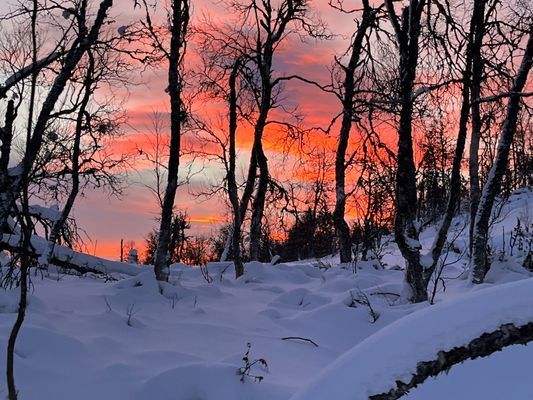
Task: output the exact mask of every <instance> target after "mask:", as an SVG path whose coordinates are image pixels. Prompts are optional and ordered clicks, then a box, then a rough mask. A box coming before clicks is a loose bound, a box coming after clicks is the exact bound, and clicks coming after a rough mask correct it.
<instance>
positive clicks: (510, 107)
mask: <svg viewBox="0 0 533 400" xmlns="http://www.w3.org/2000/svg"><path fill="white" fill-rule="evenodd" d="M530 29H531V31H530V33H529V39H528V42H527V47H526V51H525V53H524V57H523V59H522V63H521V65H520V69H519V70H518V73H517V75H516V77H515V79H514V82H513V86H512V88H511V92H510V96H509V101H508V103H507V113H506V116H505V120H504V123H503V127H502V132H501V136H500V141H499V143H498V152H497V154H496V160H495V161H494V164H493V166H492V168H491V170H490V173H489V176H488V178H487V182H486V183H485V186H484V187H483V192H482V195H481V198H480V201H479V205H478V209H477V213H476V219H475V225H474V232H473V246H472V267H471V268H472V270H471V279H472V282H473V283H482V282H483V280H484V279H485V275H486V273H487V271H488V268H489V265H488V262H487V241H488V234H489V232H488V230H489V220H490V216H491V213H492V206H493V204H494V200H495V198H496V196H497V194H498V192H499V189H500V184H501V182H502V178H503V175H504V174H505V171H506V169H507V165H508V162H509V151H510V149H511V144H512V142H513V137H514V134H515V132H516V125H517V119H518V113H519V111H520V103H521V96H520V92H521V91H522V90H523V88H524V86H525V83H526V81H527V76H528V74H529V70H530V69H531V64H532V63H533V25H530Z"/></svg>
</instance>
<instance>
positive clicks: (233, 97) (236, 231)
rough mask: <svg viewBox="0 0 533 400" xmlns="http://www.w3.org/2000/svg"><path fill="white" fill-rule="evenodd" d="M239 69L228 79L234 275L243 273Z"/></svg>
mask: <svg viewBox="0 0 533 400" xmlns="http://www.w3.org/2000/svg"><path fill="white" fill-rule="evenodd" d="M239 69H240V61H239V60H237V61H236V62H235V64H234V65H233V69H232V71H231V75H230V79H229V87H230V97H229V168H228V194H229V199H230V203H231V206H232V208H233V226H232V228H231V230H230V232H229V233H228V234H229V236H230V237H231V249H232V253H233V263H234V265H235V277H236V278H238V277H240V276H242V275H243V274H244V266H243V263H242V258H241V226H242V219H241V209H240V204H239V193H238V189H237V181H236V179H235V162H236V159H237V155H236V150H235V148H236V135H237V88H236V80H237V75H238V73H239Z"/></svg>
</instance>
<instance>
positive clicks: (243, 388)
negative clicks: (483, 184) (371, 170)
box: [0, 191, 533, 400]
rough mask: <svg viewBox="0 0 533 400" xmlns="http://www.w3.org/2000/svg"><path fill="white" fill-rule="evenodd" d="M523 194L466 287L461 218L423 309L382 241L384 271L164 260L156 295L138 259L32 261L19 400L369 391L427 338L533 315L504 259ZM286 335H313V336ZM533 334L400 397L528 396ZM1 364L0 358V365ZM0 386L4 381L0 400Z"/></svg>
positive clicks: (448, 340) (428, 344)
mask: <svg viewBox="0 0 533 400" xmlns="http://www.w3.org/2000/svg"><path fill="white" fill-rule="evenodd" d="M532 199H533V195H532V194H531V191H529V192H527V191H525V192H521V193H520V192H519V193H517V194H515V195H514V197H513V198H512V202H511V203H510V204H509V205H506V206H505V207H504V208H502V218H500V219H499V220H498V221H497V222H496V223H495V227H494V230H493V237H492V243H493V246H494V251H495V254H500V253H497V252H498V251H500V252H501V256H497V260H496V262H495V264H494V267H493V269H492V270H491V272H490V273H489V278H490V279H489V282H488V283H487V284H484V285H480V286H478V287H475V288H472V287H470V286H469V284H468V282H467V281H466V279H464V278H465V276H466V274H464V273H463V272H464V269H465V267H466V263H467V260H466V257H465V255H464V251H463V250H464V246H466V236H465V235H466V231H465V230H464V229H463V227H464V223H463V221H462V219H461V218H458V219H457V220H456V221H455V224H454V226H453V229H454V234H457V235H458V240H457V241H456V246H455V247H456V249H454V250H453V251H450V253H449V256H448V260H447V261H448V264H449V265H448V266H447V267H446V270H445V272H444V274H443V276H444V277H445V278H446V280H445V282H446V286H445V287H444V286H443V285H442V283H439V285H437V289H438V290H437V294H436V303H437V304H436V305H435V306H430V305H429V304H419V305H411V304H396V300H397V299H398V297H399V296H398V295H399V294H400V292H401V290H402V286H403V272H402V271H400V270H396V267H398V266H401V265H402V260H401V258H400V257H399V255H398V250H397V249H396V248H395V246H394V245H393V244H390V245H388V246H385V248H384V249H383V259H382V262H384V263H386V264H387V269H385V270H378V269H375V268H374V267H373V265H375V264H376V262H374V261H369V262H359V264H358V271H357V273H356V274H353V273H352V271H350V270H345V269H341V268H338V267H336V266H335V262H336V260H335V259H327V260H324V262H323V263H321V265H322V266H323V265H327V264H328V263H331V264H332V265H333V267H332V268H329V269H327V270H324V269H320V268H319V265H318V264H317V263H315V262H313V261H308V262H299V263H290V264H285V265H284V264H282V265H276V266H272V265H269V264H260V263H250V264H247V265H246V274H245V276H243V277H241V278H240V279H238V280H235V279H234V277H233V271H232V270H231V268H228V269H227V268H226V267H227V265H228V264H227V263H213V264H210V265H209V266H208V267H209V274H210V277H211V280H212V281H211V282H210V283H208V282H207V281H206V280H205V279H204V277H203V275H202V273H201V271H200V269H199V268H190V267H187V266H183V265H174V266H172V268H171V281H170V283H169V284H168V285H166V286H165V287H164V295H163V296H162V295H160V294H159V291H158V286H157V283H156V282H155V280H154V278H153V270H152V269H149V268H146V269H143V268H142V267H138V270H136V271H135V273H139V272H140V273H139V274H138V275H136V276H133V277H130V278H127V279H122V280H120V281H118V282H107V283H106V282H105V281H104V280H100V279H95V278H93V277H85V278H78V277H73V276H65V275H61V274H58V273H57V272H53V273H49V274H44V275H42V274H41V273H37V274H36V275H32V284H33V286H32V293H31V295H30V297H29V306H28V315H27V320H26V322H25V323H24V325H23V328H22V331H21V335H20V337H19V341H18V344H17V348H16V360H15V368H16V370H15V374H16V383H17V386H18V388H19V391H20V399H23V400H33V399H54V400H63V399H80V400H84V399H87V400H88V399H91V400H93V399H95V398H98V399H113V400H122V399H124V400H126V399H135V400H141V399H161V400H165V399H169V400H170V399H172V400H249V399H250V400H256V399H259V400H262V399H264V400H288V399H291V398H292V399H305V400H312V399H335V400H342V399H351V400H353V399H358V398H366V395H367V393H370V392H374V391H379V390H385V389H388V388H389V386H388V385H389V384H390V383H391V382H393V381H394V379H398V378H404V377H406V376H408V374H409V372H410V371H413V368H414V367H415V366H416V362H417V361H420V360H424V359H429V358H433V357H434V355H435V352H436V351H438V350H443V349H446V348H451V347H453V346H456V345H459V344H463V342H464V341H467V340H468V339H470V338H472V337H474V336H477V335H479V334H480V333H482V332H485V331H487V330H491V329H494V328H496V327H498V326H499V325H500V324H502V323H506V322H510V321H514V322H517V323H520V322H527V321H528V320H533V309H532V308H531V304H532V302H533V279H529V278H530V275H531V274H530V273H529V272H527V271H525V270H524V269H522V268H521V267H520V255H519V254H518V253H517V252H516V249H515V251H514V253H513V255H512V256H511V254H510V248H509V237H510V232H511V231H512V229H513V227H514V226H515V224H516V217H517V216H518V217H521V218H523V219H525V217H524V216H526V217H527V216H528V215H529V214H530V211H528V210H530V208H529V207H530V205H531V200H532ZM532 208H533V207H532ZM531 219H532V220H533V216H531ZM502 227H503V228H502ZM502 232H503V233H502ZM433 234H434V229H428V230H427V231H426V232H424V234H423V235H422V244H423V246H424V247H425V248H429V246H430V245H431V242H432V236H433ZM506 235H507V236H506ZM504 238H505V239H504ZM504 241H505V243H506V246H507V248H506V251H505V253H503V251H502V250H503V242H504ZM498 243H500V248H498ZM0 261H1V260H0ZM98 262H100V261H98ZM104 263H105V262H104ZM103 267H104V268H107V266H106V265H105V264H104V265H103ZM116 267H117V268H118V269H120V265H117V266H116ZM113 268H115V265H113ZM128 268H129V267H128ZM444 289H446V290H444ZM365 299H366V300H368V302H369V303H370V306H371V307H372V311H373V315H374V318H373V317H372V313H371V312H370V311H371V310H370V307H369V306H368V305H365V304H364V303H365ZM16 309H17V293H16V290H0V360H5V349H6V342H7V337H8V333H9V330H10V328H11V326H12V324H13V321H14V319H15V314H14V312H15V311H16ZM376 316H377V321H375V322H374V319H375V317H376ZM286 337H300V338H302V339H309V340H312V341H313V342H314V343H316V344H317V345H318V347H316V346H315V345H314V344H313V343H311V342H309V341H306V340H299V339H289V340H283V338H286ZM247 343H251V350H250V358H251V361H253V360H254V359H255V358H264V359H266V361H267V363H268V368H263V367H260V366H258V365H256V366H254V367H253V368H252V370H251V374H253V375H258V376H262V377H264V379H263V380H262V381H261V382H256V381H255V380H254V379H253V378H252V377H245V379H244V383H241V381H240V376H239V375H237V370H238V368H240V367H242V366H243V360H242V357H243V355H244V353H245V351H246V349H247ZM531 347H532V346H527V347H520V348H518V349H516V348H511V349H508V350H505V351H503V352H501V353H498V354H495V355H493V356H491V357H489V358H487V359H483V360H475V361H472V362H467V363H465V364H463V365H461V366H458V367H454V368H452V370H451V373H450V375H448V376H444V377H438V378H437V379H436V380H431V381H429V382H427V383H426V384H424V385H423V386H422V387H421V388H419V389H417V390H414V391H413V392H412V393H411V394H410V395H409V396H408V398H410V399H429V398H431V399H439V398H442V399H450V398H458V399H461V398H470V399H476V398H479V399H492V400H496V399H498V400H500V399H502V398H511V399H527V398H533V396H532V395H531V393H533V391H532V390H531V387H532V384H531V380H529V379H525V378H524V371H529V364H530V357H531V355H532V353H531V352H532V350H531ZM501 363H505V364H501ZM4 368H5V363H4V362H3V361H2V363H1V364H0V374H1V375H2V376H4V375H5V370H4ZM505 373H507V375H509V374H512V375H513V377H512V378H508V377H506V375H505ZM483 376H487V377H488V378H490V379H491V382H490V385H492V388H493V389H490V387H491V386H490V385H489V384H487V383H485V386H483V388H484V390H483V391H480V390H478V391H477V392H476V391H474V389H472V391H470V392H469V390H470V389H469V388H461V386H464V385H466V384H467V383H468V382H473V385H474V384H475V383H474V382H482V377H483ZM491 377H493V379H492V378H491ZM476 379H477V380H476ZM486 388H489V389H486ZM5 390H6V389H5V385H4V384H3V381H2V384H0V397H3V396H5V395H6V392H5ZM476 393H477V395H476ZM502 393H506V394H507V395H508V396H503V397H502ZM437 394H438V396H441V397H438V396H437ZM467 394H468V396H467ZM463 395H464V396H463ZM476 396H477V397H476Z"/></svg>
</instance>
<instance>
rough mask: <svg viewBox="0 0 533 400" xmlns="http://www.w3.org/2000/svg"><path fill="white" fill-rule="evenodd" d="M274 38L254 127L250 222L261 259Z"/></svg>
mask: <svg viewBox="0 0 533 400" xmlns="http://www.w3.org/2000/svg"><path fill="white" fill-rule="evenodd" d="M271 40H272V38H269V40H267V43H266V45H265V50H264V53H263V55H262V57H261V60H260V62H259V68H260V72H261V84H262V89H261V102H260V109H259V116H258V118H257V122H256V124H255V129H254V146H253V151H254V153H255V159H256V160H257V165H258V167H259V182H258V185H257V189H256V192H255V197H254V200H253V202H252V220H251V222H250V259H251V260H254V261H259V260H260V257H261V254H260V251H261V231H262V229H261V228H262V221H263V215H264V211H265V200H266V194H267V190H268V182H269V180H270V176H269V171H268V159H267V157H266V155H265V151H264V149H263V133H264V131H265V127H266V124H267V118H268V114H269V113H270V109H271V108H272V76H271V74H272V57H273V54H274V48H273V43H272V42H271Z"/></svg>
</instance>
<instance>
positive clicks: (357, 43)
mask: <svg viewBox="0 0 533 400" xmlns="http://www.w3.org/2000/svg"><path fill="white" fill-rule="evenodd" d="M363 4H364V11H363V16H362V21H361V24H360V25H359V26H358V28H357V33H356V35H355V38H354V40H353V43H352V46H351V53H350V60H349V62H348V65H347V66H346V67H343V69H344V82H343V88H344V97H343V101H342V122H341V128H340V131H339V140H338V142H337V153H336V155H335V210H334V211H333V221H334V224H335V230H336V232H337V238H338V240H339V251H340V262H341V263H343V264H344V263H349V262H351V261H352V238H351V235H350V227H349V226H348V224H347V223H346V220H345V218H344V217H345V214H346V187H345V179H346V167H347V166H346V150H347V148H348V141H349V139H350V131H351V129H352V122H353V117H354V107H353V101H354V96H355V77H354V74H355V70H356V68H357V66H358V64H359V59H360V56H361V50H362V47H363V40H364V38H365V34H366V31H367V29H368V27H369V26H370V25H371V24H372V23H373V21H374V20H375V16H376V13H375V12H374V10H372V9H371V8H370V5H369V4H368V1H364V2H363Z"/></svg>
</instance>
